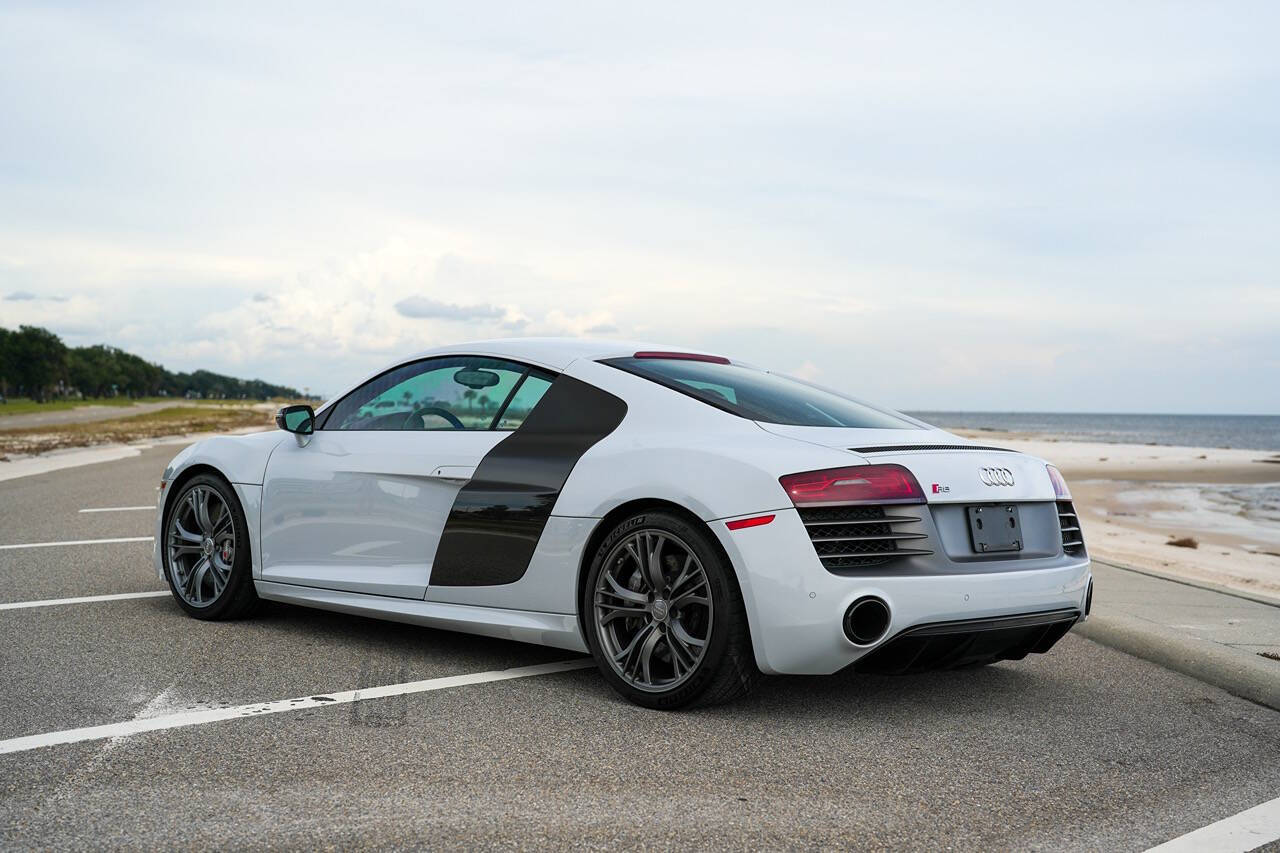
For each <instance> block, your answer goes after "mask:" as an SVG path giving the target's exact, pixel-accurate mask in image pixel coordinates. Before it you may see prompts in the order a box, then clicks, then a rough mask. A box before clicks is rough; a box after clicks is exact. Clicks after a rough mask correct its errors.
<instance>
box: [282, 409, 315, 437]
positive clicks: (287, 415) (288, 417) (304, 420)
mask: <svg viewBox="0 0 1280 853" xmlns="http://www.w3.org/2000/svg"><path fill="white" fill-rule="evenodd" d="M276 426H278V427H280V429H282V430H284V431H285V432H292V433H295V434H297V435H311V433H313V432H315V428H316V413H315V410H314V409H312V408H311V407H310V406H305V405H304V406H282V407H281V408H280V411H278V412H276Z"/></svg>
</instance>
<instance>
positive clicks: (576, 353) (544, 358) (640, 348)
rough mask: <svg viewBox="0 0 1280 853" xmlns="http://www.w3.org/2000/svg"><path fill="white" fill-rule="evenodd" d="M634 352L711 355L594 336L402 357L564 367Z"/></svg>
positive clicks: (454, 347) (471, 344) (501, 341)
mask: <svg viewBox="0 0 1280 853" xmlns="http://www.w3.org/2000/svg"><path fill="white" fill-rule="evenodd" d="M637 352H687V353H699V354H702V355H711V354H712V353H707V352H705V351H704V350H696V349H689V348H688V347H679V346H671V345H668V344H654V343H643V342H640V341H611V340H600V339H596V338H496V339H493V340H487V341H468V342H465V343H459V344H449V345H448V346H442V347H435V348H433V349H429V350H424V351H423V352H420V353H415V354H414V355H413V356H411V357H410V358H408V359H404V360H405V361H412V360H415V359H419V358H430V357H431V356H436V355H450V354H453V353H459V354H466V355H490V356H496V357H499V358H510V359H515V360H517V361H527V362H533V363H535V364H540V365H542V366H544V367H550V368H552V369H555V370H563V369H564V368H566V367H568V366H569V364H570V363H572V362H574V361H577V360H579V359H584V358H585V359H591V360H592V361H595V360H597V359H601V358H617V357H620V356H628V355H634V354H635V353H637Z"/></svg>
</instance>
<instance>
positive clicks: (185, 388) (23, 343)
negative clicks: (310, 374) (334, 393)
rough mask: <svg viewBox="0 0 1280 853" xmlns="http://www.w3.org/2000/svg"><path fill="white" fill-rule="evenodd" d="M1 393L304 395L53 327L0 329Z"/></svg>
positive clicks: (43, 398) (41, 397)
mask: <svg viewBox="0 0 1280 853" xmlns="http://www.w3.org/2000/svg"><path fill="white" fill-rule="evenodd" d="M0 394H2V395H5V396H15V397H30V398H31V399H33V400H36V401H38V402H41V403H43V402H47V401H48V400H51V399H59V398H67V397H73V398H74V397H121V396H124V397H201V398H205V399H233V400H239V399H259V400H265V399H267V398H270V397H292V398H297V397H301V396H302V395H301V394H299V393H298V391H297V390H296V389H294V388H290V387H288V386H286V385H272V384H271V383H269V382H263V381H262V380H261V379H236V378H235V377H232V376H223V375H221V374H218V373H211V372H210V371H208V370H196V371H194V372H192V373H171V372H169V371H168V370H165V369H164V368H163V367H161V366H160V365H158V364H152V363H151V362H149V361H146V360H145V359H142V358H139V357H138V356H136V355H133V354H132V353H127V352H125V351H124V350H122V349H118V348H116V347H111V346H107V345H105V344H95V345H94V346H89V347H69V346H67V345H66V344H64V343H63V342H62V339H61V338H59V337H58V336H57V335H55V334H54V333H53V332H51V331H49V330H48V329H42V328H40V327H38V326H19V327H18V330H17V331H10V330H9V329H5V328H3V327H0Z"/></svg>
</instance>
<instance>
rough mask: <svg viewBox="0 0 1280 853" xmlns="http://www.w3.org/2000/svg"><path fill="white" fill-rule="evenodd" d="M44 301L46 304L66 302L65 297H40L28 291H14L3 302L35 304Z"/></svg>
mask: <svg viewBox="0 0 1280 853" xmlns="http://www.w3.org/2000/svg"><path fill="white" fill-rule="evenodd" d="M37 300H44V301H46V302H66V301H67V297H65V296H41V295H40V294H38V293H32V292H31V291H29V290H15V291H14V292H13V293H10V294H7V295H6V296H5V298H4V301H5V302H35V301H37Z"/></svg>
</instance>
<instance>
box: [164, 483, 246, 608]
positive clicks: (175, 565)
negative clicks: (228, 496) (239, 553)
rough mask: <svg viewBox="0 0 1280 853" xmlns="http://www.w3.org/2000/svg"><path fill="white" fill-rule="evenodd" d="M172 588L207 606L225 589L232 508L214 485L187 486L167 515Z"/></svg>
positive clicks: (231, 557) (232, 550)
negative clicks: (212, 486)
mask: <svg viewBox="0 0 1280 853" xmlns="http://www.w3.org/2000/svg"><path fill="white" fill-rule="evenodd" d="M165 547H166V548H167V549H168V556H169V571H170V573H171V576H172V578H173V588H174V590H175V591H176V592H177V593H178V595H180V596H181V597H182V600H183V601H185V602H186V603H187V604H190V605H191V606H192V607H207V606H209V605H210V604H212V603H213V602H214V601H217V600H218V596H219V595H221V594H222V590H223V589H225V588H226V586H227V581H229V580H230V579H231V568H232V566H234V565H235V559H236V525H235V516H234V515H233V514H232V511H231V507H229V506H227V502H226V501H225V500H224V499H223V497H222V495H220V494H218V492H217V491H215V490H214V489H213V488H211V487H209V486H207V485H203V484H198V485H193V486H192V487H191V488H189V489H188V490H187V491H186V492H185V493H184V494H183V495H182V497H181V498H180V499H179V500H178V502H177V503H176V504H175V505H174V507H173V511H172V512H171V513H170V514H169V526H168V530H166V532H165Z"/></svg>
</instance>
